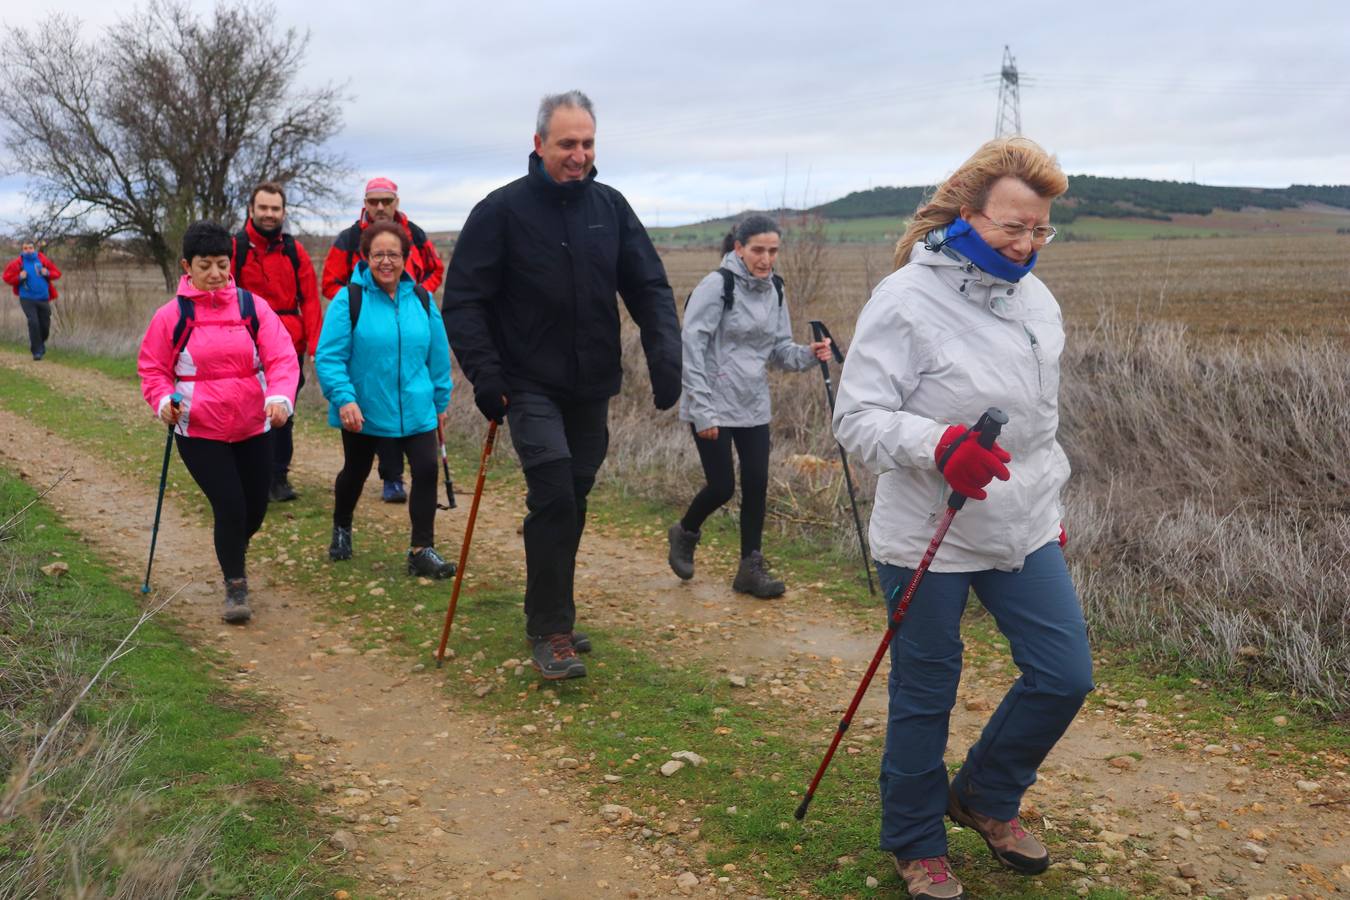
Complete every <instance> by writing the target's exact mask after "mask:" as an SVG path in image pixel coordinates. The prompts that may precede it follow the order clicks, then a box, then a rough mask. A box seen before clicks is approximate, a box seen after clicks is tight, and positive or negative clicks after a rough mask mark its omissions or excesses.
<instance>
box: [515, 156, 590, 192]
mask: <svg viewBox="0 0 1350 900" xmlns="http://www.w3.org/2000/svg"><path fill="white" fill-rule="evenodd" d="M596 174H597V173H596V168H595V166H591V171H590V172H589V173H588V174H587V175H586V177H585V178H583V179H581V180H580V181H567V182H563V183H559V182H556V181H554V180H553V178H552V177H551V176H550V175H549V174H548V172H546V171H544V160H543V158H542V157H540V155H539V154H538V153H536V152H534V151H530V162H529V174H528V175H527V176H526V177H527V178H528V179H529V183H530V187H532V188H534V190H536V191H538V192H539V193H540V194H542V195H543V196H545V197H548V198H549V199H551V200H556V201H558V202H560V203H561V202H563V201H566V200H575V199H578V198H580V197H581V196H582V195H583V194H584V193H585V192H586V191H587V190H588V189H589V188H590V186H591V184H592V183H593V182H594V181H595V176H596Z"/></svg>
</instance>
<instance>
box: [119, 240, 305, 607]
mask: <svg viewBox="0 0 1350 900" xmlns="http://www.w3.org/2000/svg"><path fill="white" fill-rule="evenodd" d="M230 254H231V243H230V233H229V232H228V231H226V230H225V229H224V228H222V227H221V226H219V225H216V224H215V223H213V222H195V223H193V224H192V225H189V226H188V229H187V232H186V233H185V234H184V235H183V259H182V266H183V273H184V274H183V278H182V280H181V281H179V283H178V296H177V297H175V298H174V299H173V300H170V301H169V302H168V303H166V304H164V305H163V306H161V307H160V308H159V309H158V310H156V311H155V315H154V317H153V318H151V320H150V327H149V328H148V329H146V332H145V338H144V339H143V340H142V341H141V352H140V357H139V359H138V360H137V364H136V368H137V371H138V372H139V373H140V376H141V393H142V394H143V395H144V396H145V401H146V402H147V403H149V404H150V407H151V408H152V409H154V410H155V412H156V414H158V416H159V418H160V419H161V420H162V421H163V422H164V423H165V424H167V425H170V426H172V427H173V430H174V437H175V440H176V442H177V444H178V455H179V456H180V457H181V458H182V460H183V465H184V466H186V467H187V470H188V472H189V473H190V474H191V475H192V478H193V480H195V481H196V482H197V484H198V486H200V487H201V489H202V493H204V494H206V499H207V500H209V501H210V502H211V511H212V512H213V513H214V514H215V521H216V524H215V543H216V558H217V559H218V560H219V561H220V569H221V572H222V573H223V574H224V576H225V608H224V611H223V613H222V616H223V618H224V619H225V621H226V622H230V623H236V624H242V623H244V622H247V621H248V620H249V619H250V618H251V617H252V615H253V613H252V611H251V610H250V609H249V606H248V579H247V578H246V577H245V571H244V554H245V552H246V551H247V550H248V542H249V539H250V538H252V537H253V535H254V534H255V533H256V532H257V530H258V529H259V528H260V527H262V522H263V516H264V515H266V513H267V492H268V487H269V486H270V484H271V479H272V457H271V452H270V451H271V445H270V443H269V439H268V437H267V432H268V431H269V430H271V429H272V428H279V427H281V426H282V425H284V424H285V423H286V419H287V418H288V417H289V416H290V414H291V410H292V409H293V407H294V403H295V391H296V383H297V382H298V381H299V378H300V371H299V368H298V366H297V365H296V359H295V349H294V348H293V347H292V346H291V340H290V338H289V336H287V334H286V329H285V327H284V326H283V325H282V324H281V320H280V319H278V318H277V315H276V313H274V312H272V310H271V308H270V307H269V306H268V305H267V304H266V303H255V302H254V300H253V296H252V295H251V294H249V293H248V292H247V291H242V290H238V289H236V287H235V284H234V279H233V278H231V276H230ZM175 393H177V394H178V395H179V396H180V397H181V398H182V399H181V402H179V403H177V404H175V403H174V402H173V401H172V399H171V398H172V395H173V394H175Z"/></svg>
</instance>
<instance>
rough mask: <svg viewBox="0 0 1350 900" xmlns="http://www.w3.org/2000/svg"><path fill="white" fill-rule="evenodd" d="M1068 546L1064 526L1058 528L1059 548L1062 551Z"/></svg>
mask: <svg viewBox="0 0 1350 900" xmlns="http://www.w3.org/2000/svg"><path fill="white" fill-rule="evenodd" d="M1068 545H1069V536H1068V535H1067V534H1065V533H1064V526H1063V525H1061V526H1059V548H1060V549H1061V550H1063V549H1064V548H1065V547H1067V546H1068Z"/></svg>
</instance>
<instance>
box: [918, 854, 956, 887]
mask: <svg viewBox="0 0 1350 900" xmlns="http://www.w3.org/2000/svg"><path fill="white" fill-rule="evenodd" d="M929 863H932V865H929ZM919 865H921V866H923V868H924V871H925V872H927V873H928V880H929V881H931V882H933V884H942V883H943V882H944V881H946V880H947V879H948V878H950V877H951V875H952V870H951V869H950V868H949V867H948V866H947V858H946V857H945V856H934V857H931V858H929V859H921V860H919Z"/></svg>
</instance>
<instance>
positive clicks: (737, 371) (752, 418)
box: [666, 215, 830, 599]
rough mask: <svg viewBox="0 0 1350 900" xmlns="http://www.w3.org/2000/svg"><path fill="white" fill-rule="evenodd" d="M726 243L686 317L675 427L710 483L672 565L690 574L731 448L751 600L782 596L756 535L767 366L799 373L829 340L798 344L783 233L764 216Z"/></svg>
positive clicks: (767, 414) (823, 352)
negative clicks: (779, 263) (736, 461)
mask: <svg viewBox="0 0 1350 900" xmlns="http://www.w3.org/2000/svg"><path fill="white" fill-rule="evenodd" d="M729 237H732V238H733V243H732V247H731V249H730V250H728V251H727V252H726V255H725V256H723V257H722V265H721V267H720V268H719V269H718V270H717V271H715V272H711V273H709V274H708V275H707V276H706V277H705V278H704V279H703V280H702V281H700V282H699V283H698V286H697V287H695V288H694V292H693V293H692V294H690V295H689V303H688V304H687V305H686V306H685V310H684V327H683V329H682V332H681V336H682V342H683V345H684V365H683V369H682V376H681V377H682V381H683V385H682V387H683V388H684V390H683V393H682V395H681V399H680V421H682V422H688V423H689V427H690V430H691V431H692V432H693V433H694V446H695V447H696V448H697V449H698V457H699V461H700V462H702V463H703V474H704V476H705V477H706V478H707V482H708V483H707V484H706V485H705V486H704V487H703V489H702V490H701V491H699V493H698V494H697V495H696V496H695V497H694V499H693V501H692V502H691V503H690V504H689V509H688V511H686V512H685V514H684V517H683V518H682V519H681V520H680V521H678V522H676V523H675V524H674V525H672V526H670V530H669V531H668V532H667V535H666V536H667V538H668V539H669V541H670V556H669V561H670V567H671V569H673V570H674V572H675V574H676V575H678V576H680V578H682V579H685V580H688V579H690V578H693V577H694V548H695V547H696V546H697V545H698V541H699V537H700V536H701V529H702V526H703V521H704V520H705V519H706V518H707V517H708V516H710V515H712V514H713V512H715V511H716V510H717V509H718V507H720V506H722V504H724V503H726V502H727V501H728V500H730V499H731V495H732V493H733V492H734V491H735V489H736V476H735V471H734V469H733V467H732V462H731V450H732V446H733V445H734V446H735V448H736V455H737V456H738V457H739V458H740V462H741V563H740V567H739V568H738V569H737V571H736V578H735V579H734V580H733V581H732V583H731V586H732V588H733V589H734V590H736V591H740V592H742V593H746V594H751V595H753V596H755V597H761V598H765V599H767V598H771V597H777V596H779V595H781V594H782V593H783V591H784V590H786V588H785V586H784V585H783V582H781V581H779V580H778V579H777V578H774V577H772V576H771V575H770V574H769V572H768V570H767V568H766V567H765V562H764V554H763V552H762V550H761V547H760V538H761V537H762V535H763V532H764V510H765V504H766V498H767V495H768V489H769V419H770V418H771V417H772V410H771V408H770V404H769V379H768V371H767V370H768V367H769V366H770V365H774V366H777V367H778V368H781V369H789V370H793V371H798V372H800V371H804V370H806V369H810V368H813V367H814V366H815V365H816V360H818V359H822V360H826V359H829V358H830V345H829V343H828V342H827V341H818V342H815V343H811V344H797V343H794V342H793V340H792V324H791V322H789V321H788V308H787V304H786V303H785V302H784V298H783V280H782V279H781V278H779V277H778V276H777V275H775V274H774V271H773V266H774V262H775V261H776V260H777V258H778V249H779V246H780V244H781V240H782V239H781V234H780V231H779V228H778V223H777V222H775V221H774V220H773V219H771V218H769V217H768V216H760V215H755V216H748V217H746V218H745V219H743V220H742V221H741V222H740V223H739V224H737V226H736V228H735V230H734V231H733V232H732V234H731V235H729Z"/></svg>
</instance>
